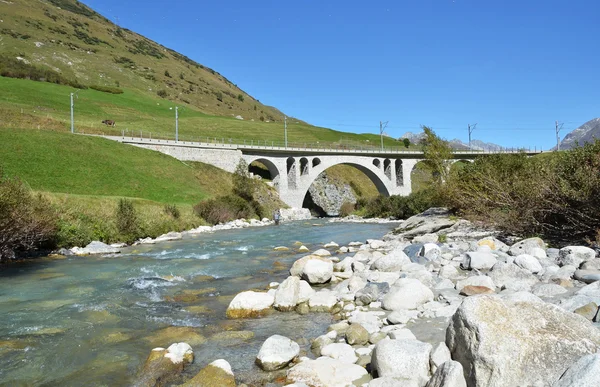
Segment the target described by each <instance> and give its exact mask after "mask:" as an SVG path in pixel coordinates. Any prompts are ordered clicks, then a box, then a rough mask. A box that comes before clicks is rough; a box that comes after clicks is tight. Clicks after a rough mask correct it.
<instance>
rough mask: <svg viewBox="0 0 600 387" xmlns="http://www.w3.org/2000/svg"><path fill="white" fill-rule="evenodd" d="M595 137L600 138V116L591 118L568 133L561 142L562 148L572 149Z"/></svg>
mask: <svg viewBox="0 0 600 387" xmlns="http://www.w3.org/2000/svg"><path fill="white" fill-rule="evenodd" d="M595 139H600V118H594V119H591V120H589V121H588V122H586V123H585V124H583V125H581V126H580V127H578V128H577V129H575V130H573V131H572V132H571V133H569V134H567V135H566V136H565V138H564V139H563V140H562V141H561V142H560V149H570V148H573V147H576V146H577V144H579V145H583V144H585V143H586V142H590V141H594V140H595Z"/></svg>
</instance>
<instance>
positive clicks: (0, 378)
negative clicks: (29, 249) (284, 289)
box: [0, 220, 393, 386]
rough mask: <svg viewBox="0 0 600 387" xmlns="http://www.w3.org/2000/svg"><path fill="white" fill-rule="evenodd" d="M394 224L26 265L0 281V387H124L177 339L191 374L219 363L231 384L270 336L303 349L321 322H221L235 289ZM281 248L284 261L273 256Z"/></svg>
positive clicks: (324, 320)
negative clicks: (187, 353)
mask: <svg viewBox="0 0 600 387" xmlns="http://www.w3.org/2000/svg"><path fill="white" fill-rule="evenodd" d="M392 227H393V224H357V223H329V222H327V221H326V220H310V221H298V222H289V223H284V224H282V225H281V226H278V227H277V226H267V227H253V228H246V229H239V230H229V231H220V232H217V233H213V234H200V235H195V236H186V237H185V238H184V239H182V240H179V241H172V242H164V243H160V244H155V245H140V246H133V247H127V248H125V249H124V250H123V252H122V254H119V255H115V256H107V257H68V258H66V259H53V258H43V259H32V260H29V261H25V262H22V263H16V264H14V265H9V266H7V267H5V268H4V269H3V271H1V272H0V315H1V316H2V318H1V319H0V385H6V386H8V385H10V386H15V385H24V386H29V385H35V386H38V385H61V386H80V385H87V386H90V385H111V386H115V385H116V386H120V385H129V384H131V382H132V381H133V380H134V377H135V375H136V373H137V372H138V371H139V369H140V368H141V366H142V365H143V363H144V360H145V359H146V357H147V356H148V354H149V352H150V350H151V349H152V348H154V347H157V346H164V347H166V346H168V345H170V344H171V343H173V342H178V341H186V342H188V343H189V344H190V345H192V348H193V349H194V353H195V356H196V360H195V362H194V364H193V365H192V366H190V367H189V368H188V369H187V370H186V373H187V374H189V375H190V376H192V375H194V374H195V373H197V372H198V371H199V369H200V368H201V367H203V366H205V365H206V364H208V363H210V362H211V361H213V360H215V359H218V358H224V359H226V360H228V361H229V362H230V364H231V366H232V368H233V370H234V372H235V374H236V377H237V378H238V379H241V380H243V381H251V380H252V379H253V378H255V377H256V376H257V375H258V374H259V373H260V371H259V370H258V368H257V367H256V366H255V365H254V358H255V356H256V354H257V353H258V350H259V348H260V346H261V344H262V343H263V341H264V340H265V339H266V338H267V337H269V336H270V335H272V334H276V333H277V334H282V335H285V336H288V337H290V338H291V339H293V340H298V341H300V343H301V344H302V348H303V349H304V350H308V347H309V344H308V340H303V339H310V338H313V337H316V336H318V335H320V334H322V333H324V331H325V327H326V326H327V325H329V324H330V323H331V322H332V318H331V316H330V315H329V314H312V315H310V316H300V315H298V314H296V313H293V312H292V313H279V312H275V313H273V314H272V315H270V316H268V317H266V318H262V319H257V320H227V319H226V318H225V310H226V308H227V305H228V304H229V302H230V300H231V299H232V298H233V296H234V295H235V294H236V293H238V292H240V291H243V290H249V289H265V288H266V287H267V285H268V284H269V282H271V281H282V280H283V279H285V278H286V277H287V275H288V271H287V270H288V269H289V267H290V266H291V264H292V263H293V262H294V261H295V260H296V259H298V258H299V257H301V256H302V255H303V254H297V253H295V251H296V250H297V248H298V246H297V245H295V243H296V242H297V241H299V242H302V243H303V244H304V245H306V246H307V247H308V248H309V249H310V250H311V251H314V250H316V249H318V248H322V245H323V244H324V243H327V242H329V241H335V242H337V243H339V244H340V245H343V244H347V243H349V242H352V241H361V242H364V241H365V240H366V239H368V238H375V239H376V238H381V237H382V236H383V235H384V234H385V233H387V232H388V231H389V230H390V229H391V228H392ZM276 246H286V247H289V248H290V251H274V250H273V248H274V247H276Z"/></svg>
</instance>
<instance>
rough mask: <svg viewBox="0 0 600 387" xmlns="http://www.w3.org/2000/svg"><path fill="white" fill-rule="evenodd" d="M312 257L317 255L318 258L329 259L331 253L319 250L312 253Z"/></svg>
mask: <svg viewBox="0 0 600 387" xmlns="http://www.w3.org/2000/svg"><path fill="white" fill-rule="evenodd" d="M312 255H316V256H317V257H329V256H330V255H331V253H330V252H329V251H327V250H325V249H319V250H317V251H315V252H314V253H312Z"/></svg>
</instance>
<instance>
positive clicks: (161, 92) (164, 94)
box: [156, 89, 169, 98]
mask: <svg viewBox="0 0 600 387" xmlns="http://www.w3.org/2000/svg"><path fill="white" fill-rule="evenodd" d="M156 95H158V96H159V97H161V98H167V97H168V96H169V94H167V91H166V90H165V89H160V90H158V91H157V92H156Z"/></svg>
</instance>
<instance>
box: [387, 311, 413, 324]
mask: <svg viewBox="0 0 600 387" xmlns="http://www.w3.org/2000/svg"><path fill="white" fill-rule="evenodd" d="M418 316H419V312H418V311H416V310H403V309H401V310H396V311H393V312H392V313H390V314H389V315H388V316H387V320H388V321H389V323H390V324H406V323H408V322H409V321H410V320H414V319H416V318H417V317H418Z"/></svg>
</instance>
